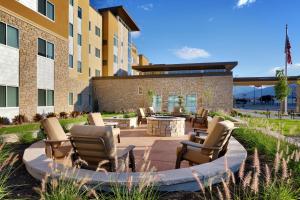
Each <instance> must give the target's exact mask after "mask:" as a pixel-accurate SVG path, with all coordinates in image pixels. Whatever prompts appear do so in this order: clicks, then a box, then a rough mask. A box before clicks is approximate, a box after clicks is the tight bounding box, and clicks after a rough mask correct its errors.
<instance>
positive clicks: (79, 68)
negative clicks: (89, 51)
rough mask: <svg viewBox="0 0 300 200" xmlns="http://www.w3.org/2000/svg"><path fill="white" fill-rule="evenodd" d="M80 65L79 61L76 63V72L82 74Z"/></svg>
mask: <svg viewBox="0 0 300 200" xmlns="http://www.w3.org/2000/svg"><path fill="white" fill-rule="evenodd" d="M81 65H82V63H81V61H78V62H77V72H79V73H82V66H81Z"/></svg>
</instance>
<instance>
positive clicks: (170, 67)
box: [132, 61, 238, 72]
mask: <svg viewBox="0 0 300 200" xmlns="http://www.w3.org/2000/svg"><path fill="white" fill-rule="evenodd" d="M237 65H238V62H237V61H234V62H211V63H183V64H153V65H143V66H133V67H132V68H133V69H134V70H137V71H140V72H153V71H182V70H210V69H226V70H227V71H231V70H232V69H233V68H234V67H235V66H237Z"/></svg>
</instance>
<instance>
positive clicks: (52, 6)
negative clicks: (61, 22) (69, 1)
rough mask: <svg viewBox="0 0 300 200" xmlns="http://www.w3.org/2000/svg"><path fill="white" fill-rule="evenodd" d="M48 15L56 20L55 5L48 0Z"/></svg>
mask: <svg viewBox="0 0 300 200" xmlns="http://www.w3.org/2000/svg"><path fill="white" fill-rule="evenodd" d="M47 17H48V18H49V19H51V20H53V21H54V5H53V4H52V3H50V2H49V1H47Z"/></svg>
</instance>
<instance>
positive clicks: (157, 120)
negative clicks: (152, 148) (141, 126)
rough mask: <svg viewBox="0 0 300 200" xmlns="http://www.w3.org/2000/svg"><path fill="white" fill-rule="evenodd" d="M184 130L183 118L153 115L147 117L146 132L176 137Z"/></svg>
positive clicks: (182, 133)
mask: <svg viewBox="0 0 300 200" xmlns="http://www.w3.org/2000/svg"><path fill="white" fill-rule="evenodd" d="M184 132H185V118H182V117H173V116H153V117H148V118H147V134H148V135H152V136H166V137H176V136H183V135H184Z"/></svg>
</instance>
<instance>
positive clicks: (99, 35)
mask: <svg viewBox="0 0 300 200" xmlns="http://www.w3.org/2000/svg"><path fill="white" fill-rule="evenodd" d="M95 35H96V36H98V37H101V29H100V28H99V27H98V26H95Z"/></svg>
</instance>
